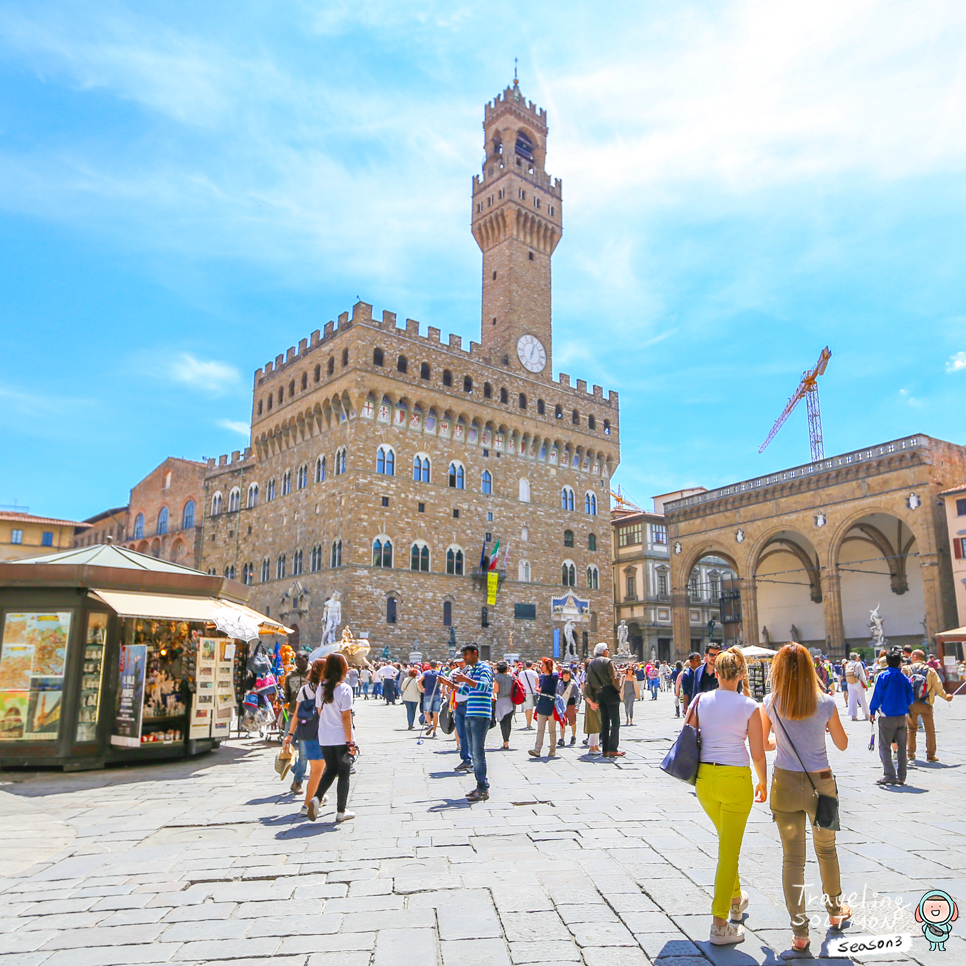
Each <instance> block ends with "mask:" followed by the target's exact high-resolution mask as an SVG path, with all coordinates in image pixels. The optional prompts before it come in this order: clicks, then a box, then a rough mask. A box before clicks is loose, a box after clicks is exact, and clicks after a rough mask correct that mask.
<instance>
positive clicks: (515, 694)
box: [510, 678, 527, 704]
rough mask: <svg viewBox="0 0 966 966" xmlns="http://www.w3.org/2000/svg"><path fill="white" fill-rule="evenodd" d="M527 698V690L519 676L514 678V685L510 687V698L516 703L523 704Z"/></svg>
mask: <svg viewBox="0 0 966 966" xmlns="http://www.w3.org/2000/svg"><path fill="white" fill-rule="evenodd" d="M526 699H527V691H526V688H524V686H523V684H522V682H521V681H520V679H519V678H514V679H513V685H512V686H511V687H510V700H511V701H512V702H513V703H514V704H523V702H524V701H526Z"/></svg>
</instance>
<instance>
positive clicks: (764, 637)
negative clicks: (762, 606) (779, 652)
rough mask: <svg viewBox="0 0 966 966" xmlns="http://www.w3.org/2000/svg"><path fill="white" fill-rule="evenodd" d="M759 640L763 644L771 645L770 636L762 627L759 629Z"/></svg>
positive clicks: (766, 629)
mask: <svg viewBox="0 0 966 966" xmlns="http://www.w3.org/2000/svg"><path fill="white" fill-rule="evenodd" d="M761 639H762V641H763V642H764V643H765V644H771V635H770V634H769V633H768V628H767V627H762V629H761Z"/></svg>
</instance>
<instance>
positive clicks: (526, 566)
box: [517, 560, 530, 584]
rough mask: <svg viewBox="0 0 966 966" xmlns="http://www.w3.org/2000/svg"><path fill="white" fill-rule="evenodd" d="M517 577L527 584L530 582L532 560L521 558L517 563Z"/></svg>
mask: <svg viewBox="0 0 966 966" xmlns="http://www.w3.org/2000/svg"><path fill="white" fill-rule="evenodd" d="M517 577H518V578H519V580H520V581H521V582H523V583H525V584H529V583H530V561H529V560H521V561H520V563H519V564H518V565H517Z"/></svg>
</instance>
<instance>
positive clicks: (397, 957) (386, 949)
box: [373, 926, 478, 966]
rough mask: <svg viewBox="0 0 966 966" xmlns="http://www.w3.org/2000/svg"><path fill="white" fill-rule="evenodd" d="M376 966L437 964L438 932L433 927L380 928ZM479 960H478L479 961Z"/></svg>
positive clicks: (428, 965) (434, 965) (423, 965)
mask: <svg viewBox="0 0 966 966" xmlns="http://www.w3.org/2000/svg"><path fill="white" fill-rule="evenodd" d="M373 962H374V966H413V964H415V963H418V964H420V966H436V963H437V962H438V959H437V955H436V934H435V933H434V931H433V930H432V929H424V928H419V927H418V926H417V927H414V928H411V929H396V928H392V927H390V928H388V929H383V928H380V929H379V934H378V939H377V940H376V954H375V958H374V961H373ZM477 962H478V961H477Z"/></svg>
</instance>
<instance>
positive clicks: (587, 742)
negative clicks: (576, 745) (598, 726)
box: [581, 738, 590, 745]
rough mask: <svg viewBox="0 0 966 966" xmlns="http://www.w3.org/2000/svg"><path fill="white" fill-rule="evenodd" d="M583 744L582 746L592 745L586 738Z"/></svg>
mask: <svg viewBox="0 0 966 966" xmlns="http://www.w3.org/2000/svg"><path fill="white" fill-rule="evenodd" d="M581 744H582V745H589V744H590V742H589V741H588V739H587V738H584V740H583V741H582V742H581Z"/></svg>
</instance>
